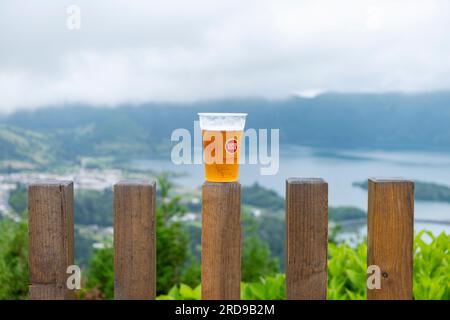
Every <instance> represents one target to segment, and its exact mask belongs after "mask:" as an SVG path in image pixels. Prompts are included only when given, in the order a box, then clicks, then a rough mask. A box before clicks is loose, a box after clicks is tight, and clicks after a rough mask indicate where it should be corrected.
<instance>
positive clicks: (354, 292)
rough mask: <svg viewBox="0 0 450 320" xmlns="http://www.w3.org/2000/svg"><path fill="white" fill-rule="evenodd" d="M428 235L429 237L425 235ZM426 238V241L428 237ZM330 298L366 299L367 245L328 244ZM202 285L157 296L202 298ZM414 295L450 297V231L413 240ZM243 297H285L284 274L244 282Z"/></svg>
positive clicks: (182, 288) (184, 286)
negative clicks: (449, 233) (354, 246)
mask: <svg viewBox="0 0 450 320" xmlns="http://www.w3.org/2000/svg"><path fill="white" fill-rule="evenodd" d="M425 236H427V237H428V239H424V238H425ZM426 240H427V241H426ZM328 255H329V257H328V292H327V298H328V299H329V300H355V299H366V279H367V275H366V269H367V262H366V259H367V245H366V243H365V242H363V243H360V244H359V245H358V246H357V247H356V248H352V247H350V246H349V245H347V244H335V243H330V244H329V246H328ZM200 291H201V290H200V286H197V287H196V288H195V289H191V288H190V287H189V286H186V285H184V284H182V285H179V286H174V287H173V288H172V289H171V290H170V291H169V293H168V294H167V295H163V296H159V297H158V299H172V300H176V299H182V300H191V299H200ZM413 295H414V299H418V300H422V299H426V300H450V235H446V234H445V233H442V234H440V235H439V236H437V237H435V236H433V234H432V233H431V232H428V231H421V232H419V233H418V234H417V235H416V237H415V240H414V288H413ZM241 298H242V299H250V300H272V299H274V300H278V299H285V276H284V275H283V274H277V275H275V276H267V277H264V278H261V279H260V281H257V282H251V283H242V284H241Z"/></svg>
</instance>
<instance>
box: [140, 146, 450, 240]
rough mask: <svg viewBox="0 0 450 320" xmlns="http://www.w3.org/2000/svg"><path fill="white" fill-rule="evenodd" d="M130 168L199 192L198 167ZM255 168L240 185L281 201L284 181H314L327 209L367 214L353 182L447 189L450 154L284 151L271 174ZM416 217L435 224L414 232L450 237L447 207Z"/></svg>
mask: <svg viewBox="0 0 450 320" xmlns="http://www.w3.org/2000/svg"><path fill="white" fill-rule="evenodd" d="M196 152H201V150H196ZM133 164H134V165H136V166H138V167H139V168H141V169H144V168H146V169H152V170H171V171H175V172H178V173H186V175H184V176H181V177H179V178H177V180H176V182H177V183H179V184H180V185H182V186H186V187H190V188H193V187H200V186H201V184H202V183H203V181H204V173H203V166H202V165H178V166H177V165H174V164H173V163H172V162H171V161H170V159H168V160H161V159H158V160H137V161H133ZM259 169H260V166H259V165H248V164H247V165H241V168H240V182H241V183H242V184H243V185H249V184H253V183H254V182H258V183H259V184H261V185H262V186H264V187H267V188H270V189H273V190H275V191H276V192H278V193H279V194H280V195H283V196H284V192H285V180H286V178H289V177H319V178H323V179H325V180H326V181H327V182H328V188H329V205H330V206H355V207H359V208H361V209H364V210H367V192H366V191H365V190H363V189H360V188H358V187H354V186H353V185H352V183H353V182H355V181H363V180H366V179H367V178H368V177H402V178H408V179H413V180H420V181H426V182H436V183H441V184H445V185H450V154H448V153H438V152H420V151H373V150H371V151H355V150H348V151H345V150H344V151H343V150H329V149H317V148H309V147H284V148H282V150H281V152H280V166H279V171H278V173H277V174H276V175H273V176H263V175H261V174H260V170H259ZM415 218H416V219H419V220H423V219H425V220H433V221H436V222H433V223H428V222H427V223H421V222H416V224H415V226H416V229H423V228H427V229H429V230H431V231H432V232H433V233H439V232H441V231H446V232H447V233H450V203H440V202H426V201H416V202H415ZM439 222H442V223H439ZM353 228H354V226H353ZM357 229H358V230H359V231H360V232H362V233H364V232H365V226H359V227H358V226H357Z"/></svg>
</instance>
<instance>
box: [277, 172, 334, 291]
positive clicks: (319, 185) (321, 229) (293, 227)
mask: <svg viewBox="0 0 450 320" xmlns="http://www.w3.org/2000/svg"><path fill="white" fill-rule="evenodd" d="M327 246H328V184H327V183H326V182H325V181H323V180H322V179H314V178H309V179H288V180H286V296H287V299H290V300H320V299H322V300H323V299H326V297H327Z"/></svg>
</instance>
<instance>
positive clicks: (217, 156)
mask: <svg viewBox="0 0 450 320" xmlns="http://www.w3.org/2000/svg"><path fill="white" fill-rule="evenodd" d="M199 116H200V128H201V129H202V139H203V160H204V162H205V178H206V181H211V182H231V181H237V180H238V178H239V156H240V152H241V141H242V137H243V130H244V126H245V117H246V114H243V113H199Z"/></svg>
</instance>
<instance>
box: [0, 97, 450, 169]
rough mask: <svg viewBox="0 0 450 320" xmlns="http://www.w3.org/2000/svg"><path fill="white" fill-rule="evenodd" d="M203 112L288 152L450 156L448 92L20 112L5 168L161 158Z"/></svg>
mask: <svg viewBox="0 0 450 320" xmlns="http://www.w3.org/2000/svg"><path fill="white" fill-rule="evenodd" d="M197 112H247V113H248V114H249V116H248V122H247V126H246V127H247V128H250V127H252V128H268V129H270V128H279V129H280V138H281V143H282V144H298V145H307V146H314V147H325V148H380V149H427V150H439V151H450V125H449V123H450V92H435V93H423V94H415V95H404V94H394V93H392V94H334V93H328V94H323V95H320V96H317V97H315V98H311V99H308V98H300V97H292V98H290V99H286V100H272V101H270V100H260V99H235V100H220V101H205V102H198V103H191V104H162V103H159V104H156V103H152V104H150V103H149V104H143V105H137V106H136V105H133V106H132V105H122V106H119V107H116V108H108V107H92V106H85V105H70V106H64V107H61V106H59V107H47V108H42V109H38V110H36V111H20V112H16V113H13V114H10V115H7V116H3V117H2V118H0V150H1V153H0V161H5V160H12V159H13V160H17V159H24V160H29V161H33V162H35V163H51V161H54V160H58V161H62V160H67V161H73V160H74V159H75V158H76V157H78V156H116V157H120V156H127V157H129V156H146V157H149V156H152V157H153V156H158V155H160V156H161V155H164V154H165V153H166V152H168V150H169V148H170V135H171V133H172V130H174V129H175V128H187V129H190V130H192V127H193V121H194V120H195V119H197V115H196V113H197ZM30 150H35V152H33V154H30Z"/></svg>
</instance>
